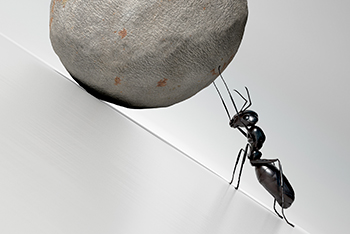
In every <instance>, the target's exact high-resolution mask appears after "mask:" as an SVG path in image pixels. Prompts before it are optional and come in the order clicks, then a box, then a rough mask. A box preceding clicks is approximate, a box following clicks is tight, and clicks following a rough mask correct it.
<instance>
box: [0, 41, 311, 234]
mask: <svg viewBox="0 0 350 234" xmlns="http://www.w3.org/2000/svg"><path fill="white" fill-rule="evenodd" d="M0 45H1V47H2V48H3V50H2V53H0V64H1V71H0V89H1V91H0V107H1V115H0V120H1V121H0V222H1V224H0V233H7V234H14V233H26V234H28V233H35V234H40V233H65V234H68V233H84V234H88V233H103V234H107V233H130V234H133V233H135V234H136V233H167V234H171V233H181V234H183V233H189V234H195V233H198V234H205V233H208V234H209V233H210V234H213V233H215V234H224V233H230V234H231V233H249V234H254V233H259V234H262V233H269V234H274V233H276V234H277V233H284V234H286V233H287V234H288V233H295V234H296V233H306V232H305V231H303V230H302V229H300V228H299V227H296V228H291V227H290V226H288V225H287V224H286V223H285V222H284V221H283V220H281V219H279V218H278V217H277V216H276V215H275V214H274V213H273V212H271V211H270V210H268V209H266V208H265V207H263V206H261V205H259V204H258V203H257V202H255V201H254V200H252V199H251V198H249V197H248V196H246V195H245V194H244V193H242V192H241V191H236V190H234V189H233V187H232V186H229V184H228V183H227V181H225V180H223V179H222V178H221V177H219V176H217V175H216V174H214V173H212V172H211V171H209V170H208V169H206V168H204V167H202V166H201V165H199V164H198V163H196V162H195V161H193V160H192V159H190V158H189V157H187V156H186V155H184V154H182V153H181V152H180V151H178V150H177V149H175V148H174V147H172V146H171V145H169V144H167V143H166V142H164V141H162V140H161V139H159V138H158V137H156V136H155V135H153V134H152V133H150V132H149V131H147V130H145V129H144V128H142V127H141V126H139V125H138V124H136V123H135V122H133V121H132V120H130V119H128V118H126V117H125V116H124V115H122V114H120V113H119V112H118V111H116V110H114V109H112V108H110V107H109V106H107V105H106V104H104V103H103V102H100V101H98V100H97V99H95V98H93V97H91V96H90V95H88V94H87V93H86V92H85V91H84V90H82V89H80V88H79V87H78V86H76V85H75V84H73V83H72V82H71V81H69V80H67V79H65V78H64V77H62V76H60V75H59V74H58V73H56V72H54V71H53V70H51V69H50V68H48V67H47V66H46V65H44V64H42V63H41V62H39V61H38V60H36V59H35V58H33V57H32V56H31V55H29V54H28V53H26V52H24V51H23V50H22V49H21V48H19V47H17V46H16V45H14V44H13V43H11V42H10V41H8V40H7V39H5V38H4V37H2V36H0ZM291 221H292V222H293V220H291Z"/></svg>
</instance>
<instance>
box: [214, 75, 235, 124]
mask: <svg viewBox="0 0 350 234" xmlns="http://www.w3.org/2000/svg"><path fill="white" fill-rule="evenodd" d="M213 84H214V87H215V89H216V91H217V92H218V94H219V96H220V99H221V101H222V104H223V105H224V107H225V110H226V113H227V115H228V119H229V120H231V116H230V113H229V112H228V109H227V106H226V104H225V102H224V99H223V98H222V96H221V93H220V91H219V89H218V87H217V86H216V84H215V81H213Z"/></svg>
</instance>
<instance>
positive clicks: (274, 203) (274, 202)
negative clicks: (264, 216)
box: [273, 199, 283, 219]
mask: <svg viewBox="0 0 350 234" xmlns="http://www.w3.org/2000/svg"><path fill="white" fill-rule="evenodd" d="M273 209H274V210H275V212H276V214H277V215H278V217H280V218H281V219H283V216H282V215H280V213H278V211H277V210H276V199H274V200H273Z"/></svg>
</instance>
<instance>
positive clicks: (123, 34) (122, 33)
mask: <svg viewBox="0 0 350 234" xmlns="http://www.w3.org/2000/svg"><path fill="white" fill-rule="evenodd" d="M118 34H119V36H121V38H122V39H123V38H124V37H126V35H127V34H128V33H127V31H126V29H125V28H123V30H121V31H119V32H118Z"/></svg>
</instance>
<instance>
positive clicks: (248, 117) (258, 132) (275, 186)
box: [213, 66, 295, 227]
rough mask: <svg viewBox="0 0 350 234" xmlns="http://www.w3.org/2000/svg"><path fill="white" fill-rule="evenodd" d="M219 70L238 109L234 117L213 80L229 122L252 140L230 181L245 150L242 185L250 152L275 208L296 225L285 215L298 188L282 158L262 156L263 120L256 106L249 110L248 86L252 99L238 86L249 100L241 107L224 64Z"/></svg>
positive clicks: (250, 103)
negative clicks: (225, 75) (226, 77)
mask: <svg viewBox="0 0 350 234" xmlns="http://www.w3.org/2000/svg"><path fill="white" fill-rule="evenodd" d="M218 70H219V75H220V77H221V80H222V81H223V83H224V85H225V87H226V90H227V92H228V94H229V96H230V98H231V101H232V104H233V107H234V109H235V111H236V114H235V115H234V116H233V118H231V116H230V113H229V111H228V109H227V106H226V104H225V102H224V99H223V98H222V96H221V93H220V92H219V89H218V87H217V86H216V84H215V82H213V84H214V87H215V89H216V91H217V92H218V94H219V97H220V99H221V101H222V103H223V105H224V108H225V110H226V113H227V115H228V117H229V121H230V122H229V125H230V127H232V128H236V129H238V131H240V132H241V133H242V134H243V136H245V137H246V138H247V140H248V143H247V145H246V147H245V149H243V148H241V149H240V150H239V152H238V156H237V159H236V163H235V166H234V169H233V173H232V179H231V181H230V184H232V182H233V178H234V175H235V172H236V168H237V165H238V162H239V159H240V157H241V154H242V153H243V158H242V163H241V167H240V170H239V175H238V182H237V186H236V187H235V189H238V187H239V183H240V179H241V174H242V169H243V165H244V162H245V160H246V157H247V156H248V159H249V161H250V164H251V165H252V166H253V167H255V173H256V176H257V179H258V181H259V182H260V184H261V185H262V186H263V187H264V188H265V189H266V190H267V191H268V192H269V193H270V194H271V195H272V196H273V197H274V203H273V209H274V211H275V212H276V214H277V215H278V216H279V217H280V218H281V219H283V218H284V219H285V221H286V222H287V223H288V224H289V225H291V226H292V227H294V225H293V224H291V223H290V222H289V221H288V220H287V218H286V216H285V215H284V209H287V208H288V207H290V206H291V205H292V203H293V201H294V199H295V194H294V190H293V188H292V185H291V184H290V183H289V181H288V180H287V178H286V177H285V176H284V174H283V172H282V164H281V162H280V160H279V159H262V158H261V157H262V153H261V152H260V149H261V148H262V146H263V144H264V142H265V139H266V137H265V134H264V132H263V130H262V129H261V128H260V127H258V126H257V125H256V123H257V122H258V120H259V118H258V114H257V113H256V112H255V111H253V110H248V108H249V107H250V106H251V105H252V101H251V99H250V94H249V91H248V88H247V87H245V89H246V92H247V96H248V100H247V99H246V98H245V97H244V96H243V95H242V94H241V93H240V92H238V91H237V90H234V91H235V92H236V93H237V94H238V95H239V96H240V97H241V98H242V99H243V100H244V101H245V103H244V104H243V106H242V108H241V109H240V110H239V111H238V109H237V107H236V104H235V102H234V100H233V97H232V95H231V93H230V91H229V88H228V86H227V84H226V82H225V80H224V78H223V77H222V75H221V72H220V66H219V67H218ZM248 101H249V104H248V105H247V103H248ZM246 105H247V106H246ZM243 129H245V130H246V131H244V130H243ZM275 162H278V167H279V169H278V168H277V167H276V166H275ZM276 201H277V202H278V204H279V205H280V206H281V208H282V215H280V214H279V213H278V212H277V210H276Z"/></svg>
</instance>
